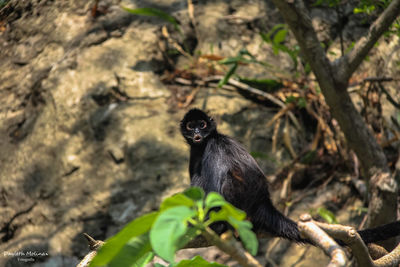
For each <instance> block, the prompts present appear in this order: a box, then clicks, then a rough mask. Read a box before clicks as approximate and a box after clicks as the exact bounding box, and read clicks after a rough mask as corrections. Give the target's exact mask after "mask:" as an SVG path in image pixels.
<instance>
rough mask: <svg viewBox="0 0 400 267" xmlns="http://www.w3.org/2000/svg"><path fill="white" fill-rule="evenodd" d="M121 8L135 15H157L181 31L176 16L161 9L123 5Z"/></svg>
mask: <svg viewBox="0 0 400 267" xmlns="http://www.w3.org/2000/svg"><path fill="white" fill-rule="evenodd" d="M121 8H122V9H123V10H125V11H126V12H128V13H131V14H134V15H140V16H150V17H157V18H159V19H162V20H164V21H166V22H169V23H171V24H172V25H173V26H174V28H175V29H176V30H177V31H179V32H180V31H181V29H180V26H179V22H178V20H177V19H176V18H175V17H173V16H171V15H170V14H168V13H166V12H164V11H162V10H160V9H157V8H151V7H143V8H133V9H132V8H127V7H121Z"/></svg>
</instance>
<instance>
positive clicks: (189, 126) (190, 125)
mask: <svg viewBox="0 0 400 267" xmlns="http://www.w3.org/2000/svg"><path fill="white" fill-rule="evenodd" d="M186 129H188V130H189V131H191V130H193V123H192V122H191V121H190V122H188V123H187V124H186Z"/></svg>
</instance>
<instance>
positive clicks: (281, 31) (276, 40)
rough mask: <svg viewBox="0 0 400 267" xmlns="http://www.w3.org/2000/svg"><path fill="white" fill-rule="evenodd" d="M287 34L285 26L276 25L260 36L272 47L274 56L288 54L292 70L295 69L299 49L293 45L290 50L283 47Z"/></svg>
mask: <svg viewBox="0 0 400 267" xmlns="http://www.w3.org/2000/svg"><path fill="white" fill-rule="evenodd" d="M287 33H288V27H287V25H286V24H277V25H275V26H274V27H273V28H272V29H271V30H270V31H269V32H268V33H261V34H260V35H261V38H262V39H263V40H264V41H265V42H266V43H269V44H271V45H272V49H273V51H274V54H275V55H278V54H279V52H284V53H286V54H288V55H289V57H290V58H291V59H292V61H293V64H294V69H297V65H298V57H299V52H300V47H299V46H298V45H295V46H294V47H292V48H291V47H289V46H287V45H285V40H286V37H287Z"/></svg>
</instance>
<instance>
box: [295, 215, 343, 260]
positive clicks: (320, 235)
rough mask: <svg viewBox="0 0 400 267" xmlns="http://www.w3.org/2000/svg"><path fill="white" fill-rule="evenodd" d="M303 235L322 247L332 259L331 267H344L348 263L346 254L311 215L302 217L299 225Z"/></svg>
mask: <svg viewBox="0 0 400 267" xmlns="http://www.w3.org/2000/svg"><path fill="white" fill-rule="evenodd" d="M298 225H299V230H300V233H301V234H302V235H304V236H305V237H307V238H309V239H310V240H311V241H312V242H313V243H314V244H315V245H316V246H318V247H320V248H321V249H322V250H323V251H324V252H325V254H326V255H329V256H330V257H331V261H330V263H329V264H328V266H329V267H344V266H346V265H347V263H348V259H347V257H346V253H345V252H344V250H343V248H342V247H340V246H339V245H338V244H337V243H336V242H335V240H333V239H332V238H331V237H330V236H329V235H328V234H326V233H325V232H324V231H323V230H322V229H321V228H319V227H318V226H317V225H316V224H315V223H314V222H313V221H312V219H311V216H310V215H309V214H303V215H301V216H300V222H299V223H298Z"/></svg>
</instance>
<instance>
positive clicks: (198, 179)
mask: <svg viewBox="0 0 400 267" xmlns="http://www.w3.org/2000/svg"><path fill="white" fill-rule="evenodd" d="M180 128H181V133H182V135H183V137H184V138H185V139H186V141H187V143H188V144H189V145H190V163H189V173H190V179H191V185H192V186H198V187H201V188H203V190H204V191H205V192H206V193H209V192H212V191H214V192H218V193H220V194H221V195H222V196H223V197H224V198H225V199H226V200H227V201H228V202H230V203H231V204H233V205H234V206H236V207H237V208H239V209H242V210H244V211H245V212H246V213H247V216H248V218H249V220H250V221H251V222H252V223H253V230H254V231H255V232H264V231H266V232H269V233H271V234H273V235H275V236H279V237H283V238H287V239H289V240H293V241H296V242H307V243H309V241H308V240H305V239H302V238H301V237H300V233H299V229H298V227H297V224H296V223H295V222H294V221H292V220H291V219H289V218H288V217H286V216H284V215H283V214H282V213H280V212H279V211H278V210H277V209H276V208H275V207H274V205H273V204H272V202H271V198H270V195H269V190H268V182H267V180H266V178H265V176H264V173H263V172H262V170H261V169H260V167H259V166H258V164H257V162H256V161H255V160H254V158H253V157H252V156H251V155H250V154H249V153H248V152H247V151H246V149H245V148H244V147H243V146H242V145H241V144H239V143H238V142H236V141H235V140H233V139H232V138H230V137H228V136H226V135H223V134H220V133H218V132H217V126H216V124H215V122H214V121H213V119H212V118H210V117H209V116H208V115H207V114H206V113H204V112H203V111H201V110H199V109H192V110H190V111H189V112H188V113H186V115H185V116H184V118H183V119H182V121H181V124H180ZM359 234H360V235H361V237H362V238H363V240H364V242H366V243H371V242H376V241H380V240H385V239H388V238H390V237H393V236H396V235H398V234H400V222H394V223H391V224H387V225H384V226H380V227H377V228H374V229H366V230H363V231H359Z"/></svg>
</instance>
